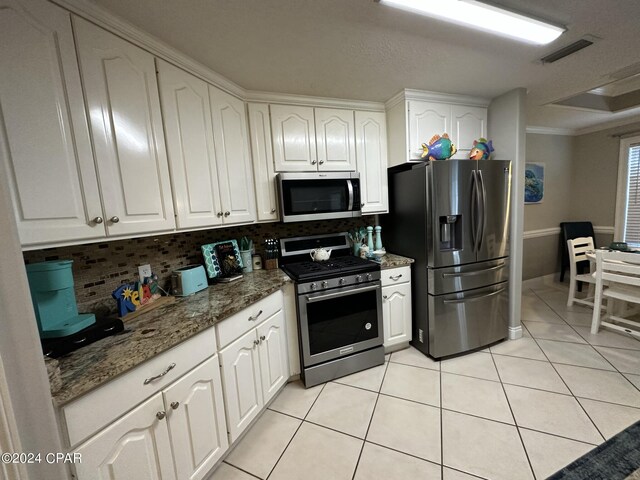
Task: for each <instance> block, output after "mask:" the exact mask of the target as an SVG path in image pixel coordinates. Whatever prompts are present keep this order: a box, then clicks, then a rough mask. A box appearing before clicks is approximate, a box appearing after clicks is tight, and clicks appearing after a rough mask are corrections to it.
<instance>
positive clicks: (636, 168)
mask: <svg viewBox="0 0 640 480" xmlns="http://www.w3.org/2000/svg"><path fill="white" fill-rule="evenodd" d="M627 166H628V167H627V211H626V215H625V222H624V225H625V228H624V241H625V242H627V243H634V244H640V143H634V144H631V145H630V146H629V151H628V152H627Z"/></svg>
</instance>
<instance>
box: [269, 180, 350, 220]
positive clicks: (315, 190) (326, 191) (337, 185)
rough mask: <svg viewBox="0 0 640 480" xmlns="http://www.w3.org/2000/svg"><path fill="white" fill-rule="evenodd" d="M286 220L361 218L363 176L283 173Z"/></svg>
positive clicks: (281, 184) (281, 189) (282, 201)
mask: <svg viewBox="0 0 640 480" xmlns="http://www.w3.org/2000/svg"><path fill="white" fill-rule="evenodd" d="M278 179H279V182H278V185H279V193H280V209H281V218H282V221H283V222H285V223H286V222H300V221H307V220H325V219H331V218H350V217H358V216H360V215H361V214H362V213H361V207H360V178H358V176H357V175H355V174H350V173H348V174H344V173H338V174H336V173H333V174H332V173H326V174H306V173H281V174H279V176H278Z"/></svg>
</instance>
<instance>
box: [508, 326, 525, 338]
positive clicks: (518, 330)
mask: <svg viewBox="0 0 640 480" xmlns="http://www.w3.org/2000/svg"><path fill="white" fill-rule="evenodd" d="M518 338H522V325H518V326H517V327H509V340H517V339H518Z"/></svg>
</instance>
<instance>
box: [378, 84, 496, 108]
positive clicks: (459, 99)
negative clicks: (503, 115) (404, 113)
mask: <svg viewBox="0 0 640 480" xmlns="http://www.w3.org/2000/svg"><path fill="white" fill-rule="evenodd" d="M403 100H419V101H424V102H435V103H446V104H449V105H467V106H469V105H471V106H474V107H483V108H487V107H488V106H489V104H490V103H491V99H489V98H484V97H474V96H471V95H455V94H451V93H439V92H430V91H427V90H415V89H411V88H405V89H404V90H402V91H400V92H399V93H396V94H395V95H394V96H393V97H391V98H390V99H389V100H387V101H386V102H385V103H384V106H385V108H386V109H387V110H389V109H390V108H392V107H394V106H395V105H397V104H398V103H399V102H401V101H403Z"/></svg>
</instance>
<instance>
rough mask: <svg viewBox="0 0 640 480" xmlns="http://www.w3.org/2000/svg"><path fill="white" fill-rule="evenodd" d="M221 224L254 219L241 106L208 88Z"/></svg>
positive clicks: (247, 144)
mask: <svg viewBox="0 0 640 480" xmlns="http://www.w3.org/2000/svg"><path fill="white" fill-rule="evenodd" d="M209 98H210V101H211V115H212V117H213V138H214V141H215V146H216V159H217V163H218V181H219V185H220V199H221V201H222V210H223V212H224V217H223V222H224V223H247V222H253V221H254V220H255V219H256V212H255V194H254V192H253V176H252V174H251V160H250V158H249V134H248V132H247V115H246V113H245V109H244V102H243V101H242V100H240V99H238V98H236V97H234V96H233V95H229V94H228V93H226V92H223V91H222V90H220V89H219V88H216V87H213V86H211V85H209Z"/></svg>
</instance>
